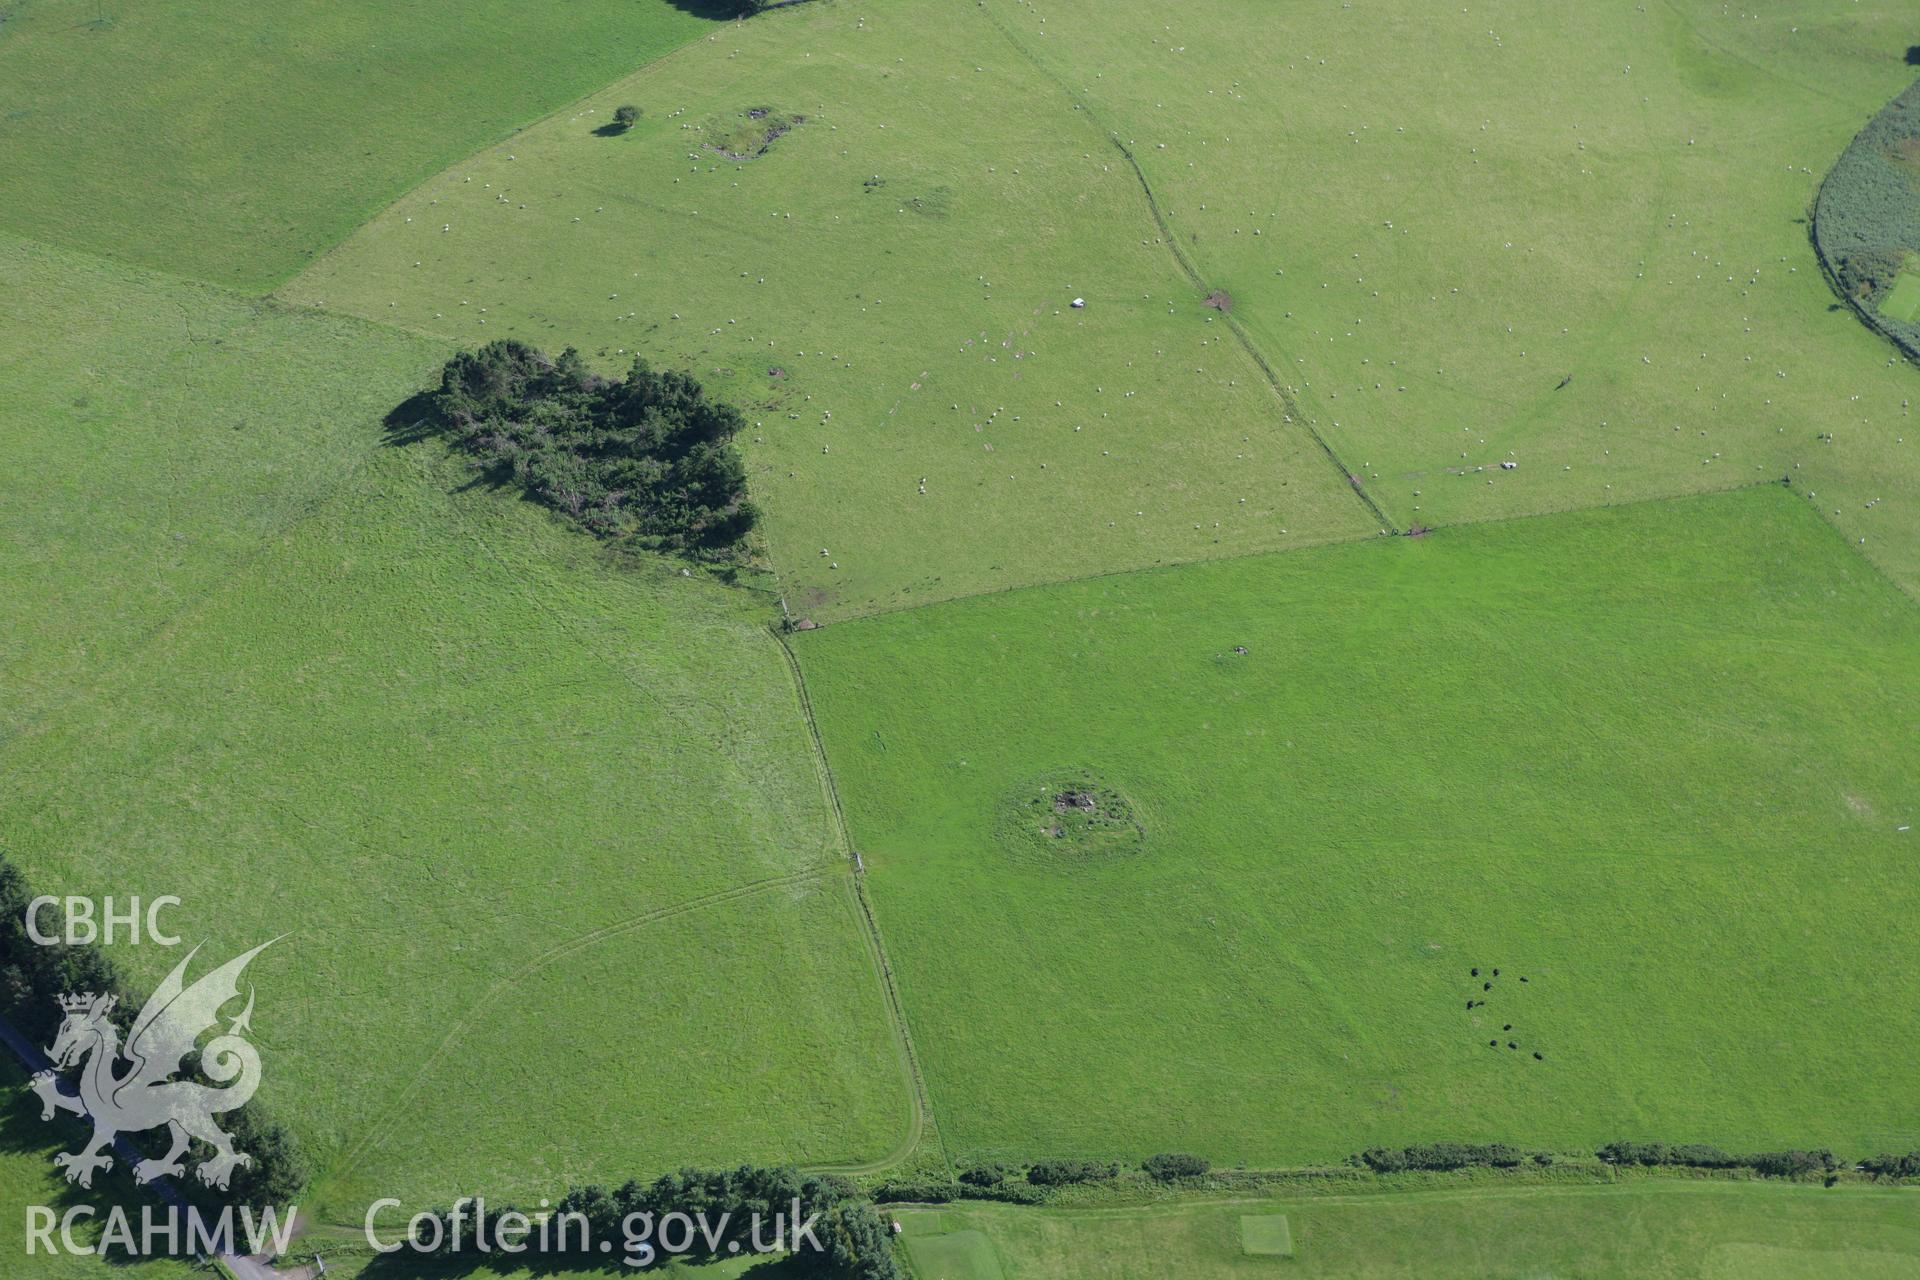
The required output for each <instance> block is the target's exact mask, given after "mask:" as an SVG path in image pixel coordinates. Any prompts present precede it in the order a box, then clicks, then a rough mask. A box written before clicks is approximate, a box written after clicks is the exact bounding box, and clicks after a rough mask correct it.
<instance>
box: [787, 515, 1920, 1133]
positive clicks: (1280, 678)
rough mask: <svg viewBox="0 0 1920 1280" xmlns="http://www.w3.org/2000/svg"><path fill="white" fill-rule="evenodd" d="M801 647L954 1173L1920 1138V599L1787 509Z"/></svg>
mask: <svg viewBox="0 0 1920 1280" xmlns="http://www.w3.org/2000/svg"><path fill="white" fill-rule="evenodd" d="M795 648H796V650H797V651H798V653H799V655H800V658H801V661H802V665H803V667H804V668H805V671H806V673H807V679H808V684H809V688H810V690H811V694H812V699H813V704H814V707H815V709H816V712H817V714H818V717H819V724H820V729H821V732H822V734H823V736H824V739H825V743H826V747H827V751H828V756H829V759H830V760H831V761H832V763H833V765H834V768H835V772H836V776H837V777H838V779H839V784H840V789H841V794H842V797H843V799H844V802H845V806H846V811H847V814H848V817H849V821H850V824H851V828H852V835H853V838H854V841H855V845H856V847H857V848H858V849H859V850H860V851H861V854H862V855H863V857H864V859H865V863H866V866H867V868H868V874H869V883H870V888H871V892H872V894H873V896H874V899H875V902H876V905H877V909H878V911H879V914H880V919H881V922H882V926H883V928H884V929H885V931H886V933H887V938H888V944H889V949H890V952H891V954H892V957H893V960H894V964H895V967H896V970H897V972H898V974H899V977H900V982H901V987H902V992H903V998H904V1001H905V1005H906V1011H907V1015H908V1018H909V1020H910V1022H911V1024H912V1028H913V1034H914V1036H915V1039H916V1041H917V1043H918V1044H919V1046H920V1050H921V1053H922V1055H923V1061H924V1065H925V1068H926V1072H927V1076H928V1082H929V1088H930V1091H931V1094H932V1098H933V1103H934V1107H935V1110H936V1113H937V1114H938V1116H939V1119H940V1126H941V1132H942V1135H943V1137H944V1139H945V1141H946V1143H947V1145H948V1148H949V1150H950V1152H951V1154H952V1156H953V1158H954V1159H956V1160H961V1161H965V1160H971V1159H1021V1158H1038V1157H1046V1156H1066V1155H1073V1156H1087V1157H1101V1158H1114V1159H1118V1160H1123V1161H1131V1160H1138V1159H1141V1158H1143V1157H1145V1156H1146V1155H1148V1154H1151V1153H1153V1152H1155V1151H1165V1150H1182V1151H1193V1152H1196V1153H1197V1154H1200V1155H1203V1156H1206V1157H1208V1158H1210V1159H1211V1160H1212V1161H1213V1163H1214V1164H1215V1165H1216V1166H1228V1165H1232V1164H1235V1163H1246V1164H1250V1165H1254V1166H1267V1167H1273V1166H1285V1165H1298V1164H1303V1163H1313V1162H1321V1161H1336V1160H1339V1159H1341V1158H1342V1157H1344V1156H1346V1155H1347V1154H1349V1153H1352V1152H1355V1151H1358V1150H1360V1149H1362V1148H1364V1147H1367V1146H1370V1145H1404V1144H1407V1143H1413V1142H1421V1141H1429V1140H1438V1139H1455V1140H1461V1141H1507V1142H1513V1143H1516V1144H1519V1145H1521V1146H1523V1147H1527V1148H1541V1147H1544V1148H1547V1149H1549V1150H1560V1151H1575V1150H1592V1149H1594V1148H1595V1147H1597V1146H1598V1145H1600V1144H1602V1143H1604V1142H1606V1141H1609V1140H1611V1139H1613V1138H1615V1137H1622V1136H1628V1137H1647V1138H1660V1139H1664V1140H1668V1141H1675V1142H1681V1141H1706V1142H1715V1143H1718V1144H1720V1145H1722V1146H1724V1147H1727V1148H1729V1149H1733V1150H1741V1151H1745V1150H1759V1149H1771V1148H1779V1147H1784V1146H1791V1145H1823V1144H1824V1145H1831V1146H1833V1147H1835V1148H1836V1149H1839V1150H1841V1151H1842V1152H1843V1153H1844V1154H1850V1155H1858V1154H1866V1153H1869V1152H1873V1151H1880V1150H1905V1149H1909V1148H1910V1147H1911V1146H1912V1145H1913V1144H1914V1142H1915V1140H1916V1139H1920V1132H1916V1130H1915V1118H1914V1116H1913V1114H1912V1112H1911V1109H1910V1108H1907V1107H1905V1106H1904V1105H1903V1104H1902V1101H1901V1100H1903V1099H1906V1098H1910V1097H1913V1096H1915V1095H1916V1093H1917V1092H1920V1076H1916V1074H1915V1067H1914V1065H1913V1063H1912V1062H1911V1061H1909V1060H1905V1059H1903V1058H1902V1056H1901V1055H1898V1054H1893V1053H1889V1052H1888V1047H1889V1046H1890V1045H1895V1044H1900V1043H1905V1042H1907V1041H1909V1040H1911V1039H1912V1038H1913V1037H1914V1036H1915V1035H1916V1034H1920V1024H1917V1023H1916V1014H1915V1011H1914V1007H1913V1002H1912V1001H1911V999H1910V998H1909V994H1910V993H1911V992H1912V991H1913V990H1914V988H1915V985H1916V982H1917V981H1920V972H1916V969H1915V967H1914V965H1913V964H1912V963H1911V962H1910V961H1908V960H1905V959H1903V958H1901V956H1900V954H1899V953H1898V951H1897V949H1896V950H1892V951H1890V950H1889V949H1887V948H1885V947H1881V946H1877V945H1873V944H1872V943H1870V942H1867V941H1866V940H1869V939H1873V938H1881V937H1889V936H1894V935H1895V934H1897V932H1898V930H1899V929H1900V927H1901V924H1900V922H1901V921H1903V920H1905V919H1907V918H1909V917H1910V916H1911V915H1912V913H1913V912H1914V911H1915V909H1916V907H1920V900H1916V890H1915V886H1914V882H1913V878H1912V876H1911V875H1910V874H1909V869H1910V867H1909V864H1910V862H1911V858H1912V840H1913V836H1912V835H1911V833H1910V832H1901V831H1899V830H1897V828H1899V827H1901V826H1904V825H1908V824H1910V823H1911V822H1912V820H1913V817H1914V814H1915V812H1916V810H1920V791H1916V788H1915V778H1916V777H1920V769H1916V767H1915V766H1916V759H1915V755H1914V742H1913V736H1912V734H1911V732H1910V726H1908V724H1907V722H1906V719H1905V716H1906V710H1905V708H1907V707H1909V706H1911V705H1912V702H1913V700H1914V698H1915V696H1916V694H1920V688H1916V681H1920V641H1917V640H1916V631H1915V628H1914V606H1913V603H1912V602H1911V601H1910V600H1908V599H1906V598H1905V597H1903V596H1902V595H1901V594H1900V593H1899V592H1897V591H1896V590H1894V589H1893V588H1892V586H1891V585H1890V584H1888V583H1887V582H1886V580H1885V579H1884V578H1882V577H1881V576H1880V575H1879V574H1877V573H1876V572H1874V571H1873V570H1872V568H1871V567H1870V566H1867V565H1866V564H1865V563H1864V562H1862V561H1861V560H1859V558H1858V557H1856V556H1854V555H1853V554H1851V552H1850V551H1849V550H1848V549H1847V548H1846V547H1845V546H1844V545H1842V543H1841V542H1840V540H1839V539H1838V538H1837V537H1835V536H1834V534H1833V532H1832V531H1831V530H1830V529H1829V528H1827V527H1826V526H1824V525H1823V524H1822V523H1821V522H1820V521H1819V520H1818V519H1817V518H1815V517H1814V516H1813V515H1812V513H1810V512H1809V511H1807V510H1806V509H1805V507H1804V505H1803V504H1802V503H1800V502H1799V501H1798V500H1796V499H1795V498H1793V497H1792V496H1790V495H1789V494H1788V493H1787V492H1786V491H1785V490H1783V489H1782V488H1781V487H1779V486H1769V487H1766V488H1763V489H1755V490H1748V491H1742V492H1738V493H1731V494H1722V495H1711V496H1706V497H1701V498H1696V499H1689V500H1686V501H1675V502H1663V503H1650V504H1641V505H1636V506H1624V507H1616V508H1608V509H1602V510H1594V511H1589V512H1583V513H1577V514H1572V515H1566V516H1557V517H1552V518H1540V519H1534V520H1526V521H1513V522H1504V523H1498V524H1488V525H1484V526H1475V527H1471V528H1462V529H1456V530H1446V531H1442V532H1440V533H1436V534H1434V535H1431V536H1428V537H1423V538H1417V539H1416V538H1396V539H1390V540H1374V541H1372V542H1368V543H1360V544H1350V545H1347V546H1343V547H1330V548H1320V549H1316V550H1313V551H1311V552H1303V553H1298V554H1288V555H1278V556H1259V557H1252V558H1247V559H1241V560H1235V561H1231V562H1222V563H1216V564H1208V565H1197V566H1185V567H1182V568H1179V569H1175V570H1163V571H1155V572H1149V573H1141V574H1131V575H1121V576H1116V577H1111V578H1106V579H1101V580H1098V581H1088V582H1078V583H1069V584H1063V585H1059V586H1054V587H1047V588H1040V589H1034V590H1029V591H1023V592H1016V593H1011V594H1003V595H999V596H995V597H990V598H981V599H975V600H967V601H958V602H952V603H948V604H944V605H940V606H934V607H928V608H925V609H916V610H911V611H908V612H905V613H899V614H893V615H889V616H887V617H884V618H870V619H862V620H859V621H857V622H850V623H844V624H840V625H837V626H832V627H827V628H824V629H822V630H818V631H814V632H809V633H806V634H803V635H800V636H797V637H796V638H795ZM1241 648H1244V649H1245V650H1246V652H1245V653H1244V654H1242V653H1239V652H1236V650H1237V649H1241ZM1063 770H1090V771H1093V772H1095V773H1097V774H1098V775H1099V776H1101V777H1103V778H1104V779H1106V781H1107V783H1108V784H1109V785H1111V786H1112V787H1113V788H1114V789H1116V790H1117V791H1119V792H1120V793H1122V794H1124V795H1126V796H1128V797H1130V798H1131V799H1132V800H1133V801H1134V802H1135V804H1136V806H1137V812H1138V813H1139V814H1141V815H1142V818H1141V821H1142V825H1143V827H1144V847H1143V848H1142V849H1139V850H1134V851H1129V852H1127V853H1126V854H1125V856H1114V857H1110V858H1106V859H1099V858H1092V859H1089V858H1086V857H1080V856H1073V855H1072V853H1071V851H1069V852H1066V853H1063V854H1062V855H1061V856H1059V857H1058V858H1057V859H1055V860H1054V862H1053V865H1048V864H1047V862H1046V860H1045V859H1043V858H1041V859H1037V858H1036V857H1035V856H1034V853H1033V851H1032V849H1031V848H1029V847H1026V846H1024V845H1022V846H1018V847H1016V845H1015V843H1014V842H1012V841H1010V840H1008V839H1007V838H1006V837H1005V834H1004V832H1003V829H1002V827H1001V815H1002V814H1003V812H1004V806H1005V805H1007V804H1008V803H1011V802H1015V801H1017V800H1018V799H1019V798H1021V797H1024V795H1025V793H1026V790H1027V788H1028V787H1029V785H1030V782H1031V780H1032V779H1033V778H1035V777H1044V776H1049V775H1050V774H1053V773H1055V772H1056V771H1063ZM1471 968H1478V969H1479V970H1480V973H1479V975H1471V974H1470V973H1469V970H1470V969H1471ZM1496 968H1497V969H1498V970H1499V972H1498V973H1494V972H1493V970H1494V969H1496ZM1483 983H1489V984H1492V985H1491V987H1490V988H1489V987H1484V986H1483ZM1470 1000H1471V1001H1476V1002H1478V1001H1481V1000H1484V1001H1485V1002H1486V1003H1485V1004H1484V1005H1482V1004H1478V1003H1476V1004H1475V1005H1474V1007H1472V1008H1469V1007H1468V1002H1469V1001H1470ZM1489 1041H1492V1042H1493V1043H1492V1044H1491V1045H1490V1043H1489ZM1510 1042H1511V1043H1512V1044H1513V1045H1515V1046H1517V1047H1515V1048H1509V1047H1508V1046H1509V1043H1510ZM1536 1052H1538V1053H1540V1054H1541V1055H1542V1057H1541V1058H1539V1059H1536V1058H1535V1057H1534V1056H1533V1055H1534V1053H1536Z"/></svg>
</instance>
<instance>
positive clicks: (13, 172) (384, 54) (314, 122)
mask: <svg viewBox="0 0 1920 1280" xmlns="http://www.w3.org/2000/svg"><path fill="white" fill-rule="evenodd" d="M721 9H722V6H721V5H720V4H718V3H706V2H705V0H643V2H642V3H634V2H633V0H585V2H584V3H573V4H569V5H567V6H566V8H565V9H564V11H562V12H559V13H552V12H548V11H546V10H543V9H540V8H536V7H530V6H526V5H516V4H509V3H502V2H501V0H480V2H479V3H468V4H463V5H460V6H458V7H457V8H450V7H446V6H442V5H436V4H430V3H407V4H379V3H369V2H368V0H348V2H345V3H330V4H321V3H314V2H313V0H292V2H290V3H285V4H268V3H260V0H243V2H241V3H230V4H221V5H214V6H210V5H205V4H200V3H196V2H195V0H155V2H152V3H138V4H135V3H129V2H128V0H26V3H20V4H13V5H9V6H7V8H6V9H5V10H4V11H0V118H3V119H4V121H5V124H4V126H0V173H4V174H5V175H6V181H5V182H0V227H4V228H6V229H7V230H9V231H14V232H17V233H20V234H23V235H26V236H30V237H33V238H35V239H39V240H45V241H51V242H54V243H58V244H63V245H69V246H73V247H78V248H82V249H87V250H90V251H92V252H95V253H99V254H103V255H105V256H108V257H112V258H118V259H121V260H126V261H132V262H137V263H140V264H142V265H144V266H150V267H158V268H161V269H163V270H168V271H173V272H177V273H180V274H182V275H191V276H199V277H202V278H205V279H208V280H212V281H216V282H218V283H220V284H224V285H230V286H233V287H236V288H243V289H255V290H265V289H268V288H271V287H272V286H273V285H275V284H277V283H279V282H280V281H281V280H283V279H285V278H286V277H287V276H290V275H292V274H293V273H294V272H296V271H298V270H300V268H301V267H303V266H305V265H306V264H308V263H309V262H311V261H313V259H314V258H315V257H317V256H318V255H320V254H322V253H324V252H326V250H327V249H329V248H331V247H332V246H333V244H334V243H335V242H337V241H338V240H340V239H341V238H343V237H344V236H345V235H346V234H347V233H348V232H350V231H351V230H352V229H353V228H354V227H355V226H356V225H357V224H358V223H360V222H361V221H363V220H365V219H366V218H368V217H370V216H372V215H373V214H374V213H375V212H377V211H378V210H379V209H380V208H381V206H383V205H385V204H386V203H387V202H388V201H390V200H392V199H394V198H395V197H396V196H398V195H400V194H401V193H402V192H403V191H405V190H406V189H407V188H408V187H410V186H412V185H413V184H414V183H416V182H419V181H420V180H421V179H422V178H425V177H426V176H428V175H429V174H431V173H433V172H434V171H436V170H438V169H441V168H444V167H445V166H447V165H449V164H451V163H453V162H454V161H455V160H457V159H459V158H460V157H461V156H464V155H467V154H468V153H470V152H472V151H473V150H474V149H476V148H478V147H482V146H485V145H487V144H488V143H491V142H494V141H496V140H498V139H500V138H502V137H504V136H506V135H507V134H509V133H510V132H512V131H513V130H514V129H516V128H518V127H520V126H521V125H524V124H526V123H527V122H528V121H530V120H532V119H534V118H536V117H538V116H540V115H543V114H545V113H546V112H549V111H552V110H554V109H556V108H558V107H560V106H562V105H564V104H565V103H567V102H569V101H571V100H573V99H574V98H577V97H579V96H580V95H581V94H583V93H586V92H588V91H589V90H591V89H593V88H595V87H597V86H599V85H602V84H605V83H606V82H607V81H608V80H611V79H613V78H615V77H617V76H621V75H625V74H626V73H627V72H629V71H633V70H635V69H636V68H638V67H640V66H643V65H644V64H646V63H647V62H649V61H651V60H653V59H655V58H658V57H659V56H660V55H662V54H664V53H666V52H668V51H669V50H671V49H674V48H676V47H678V46H679V45H682V44H685V43H686V42H687V41H689V40H693V39H696V38H698V37H699V36H700V35H702V34H704V33H707V32H710V31H713V30H718V29H719V27H718V25H717V24H716V23H715V22H714V21H713V16H717V15H718V14H719V12H720V11H721Z"/></svg>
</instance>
